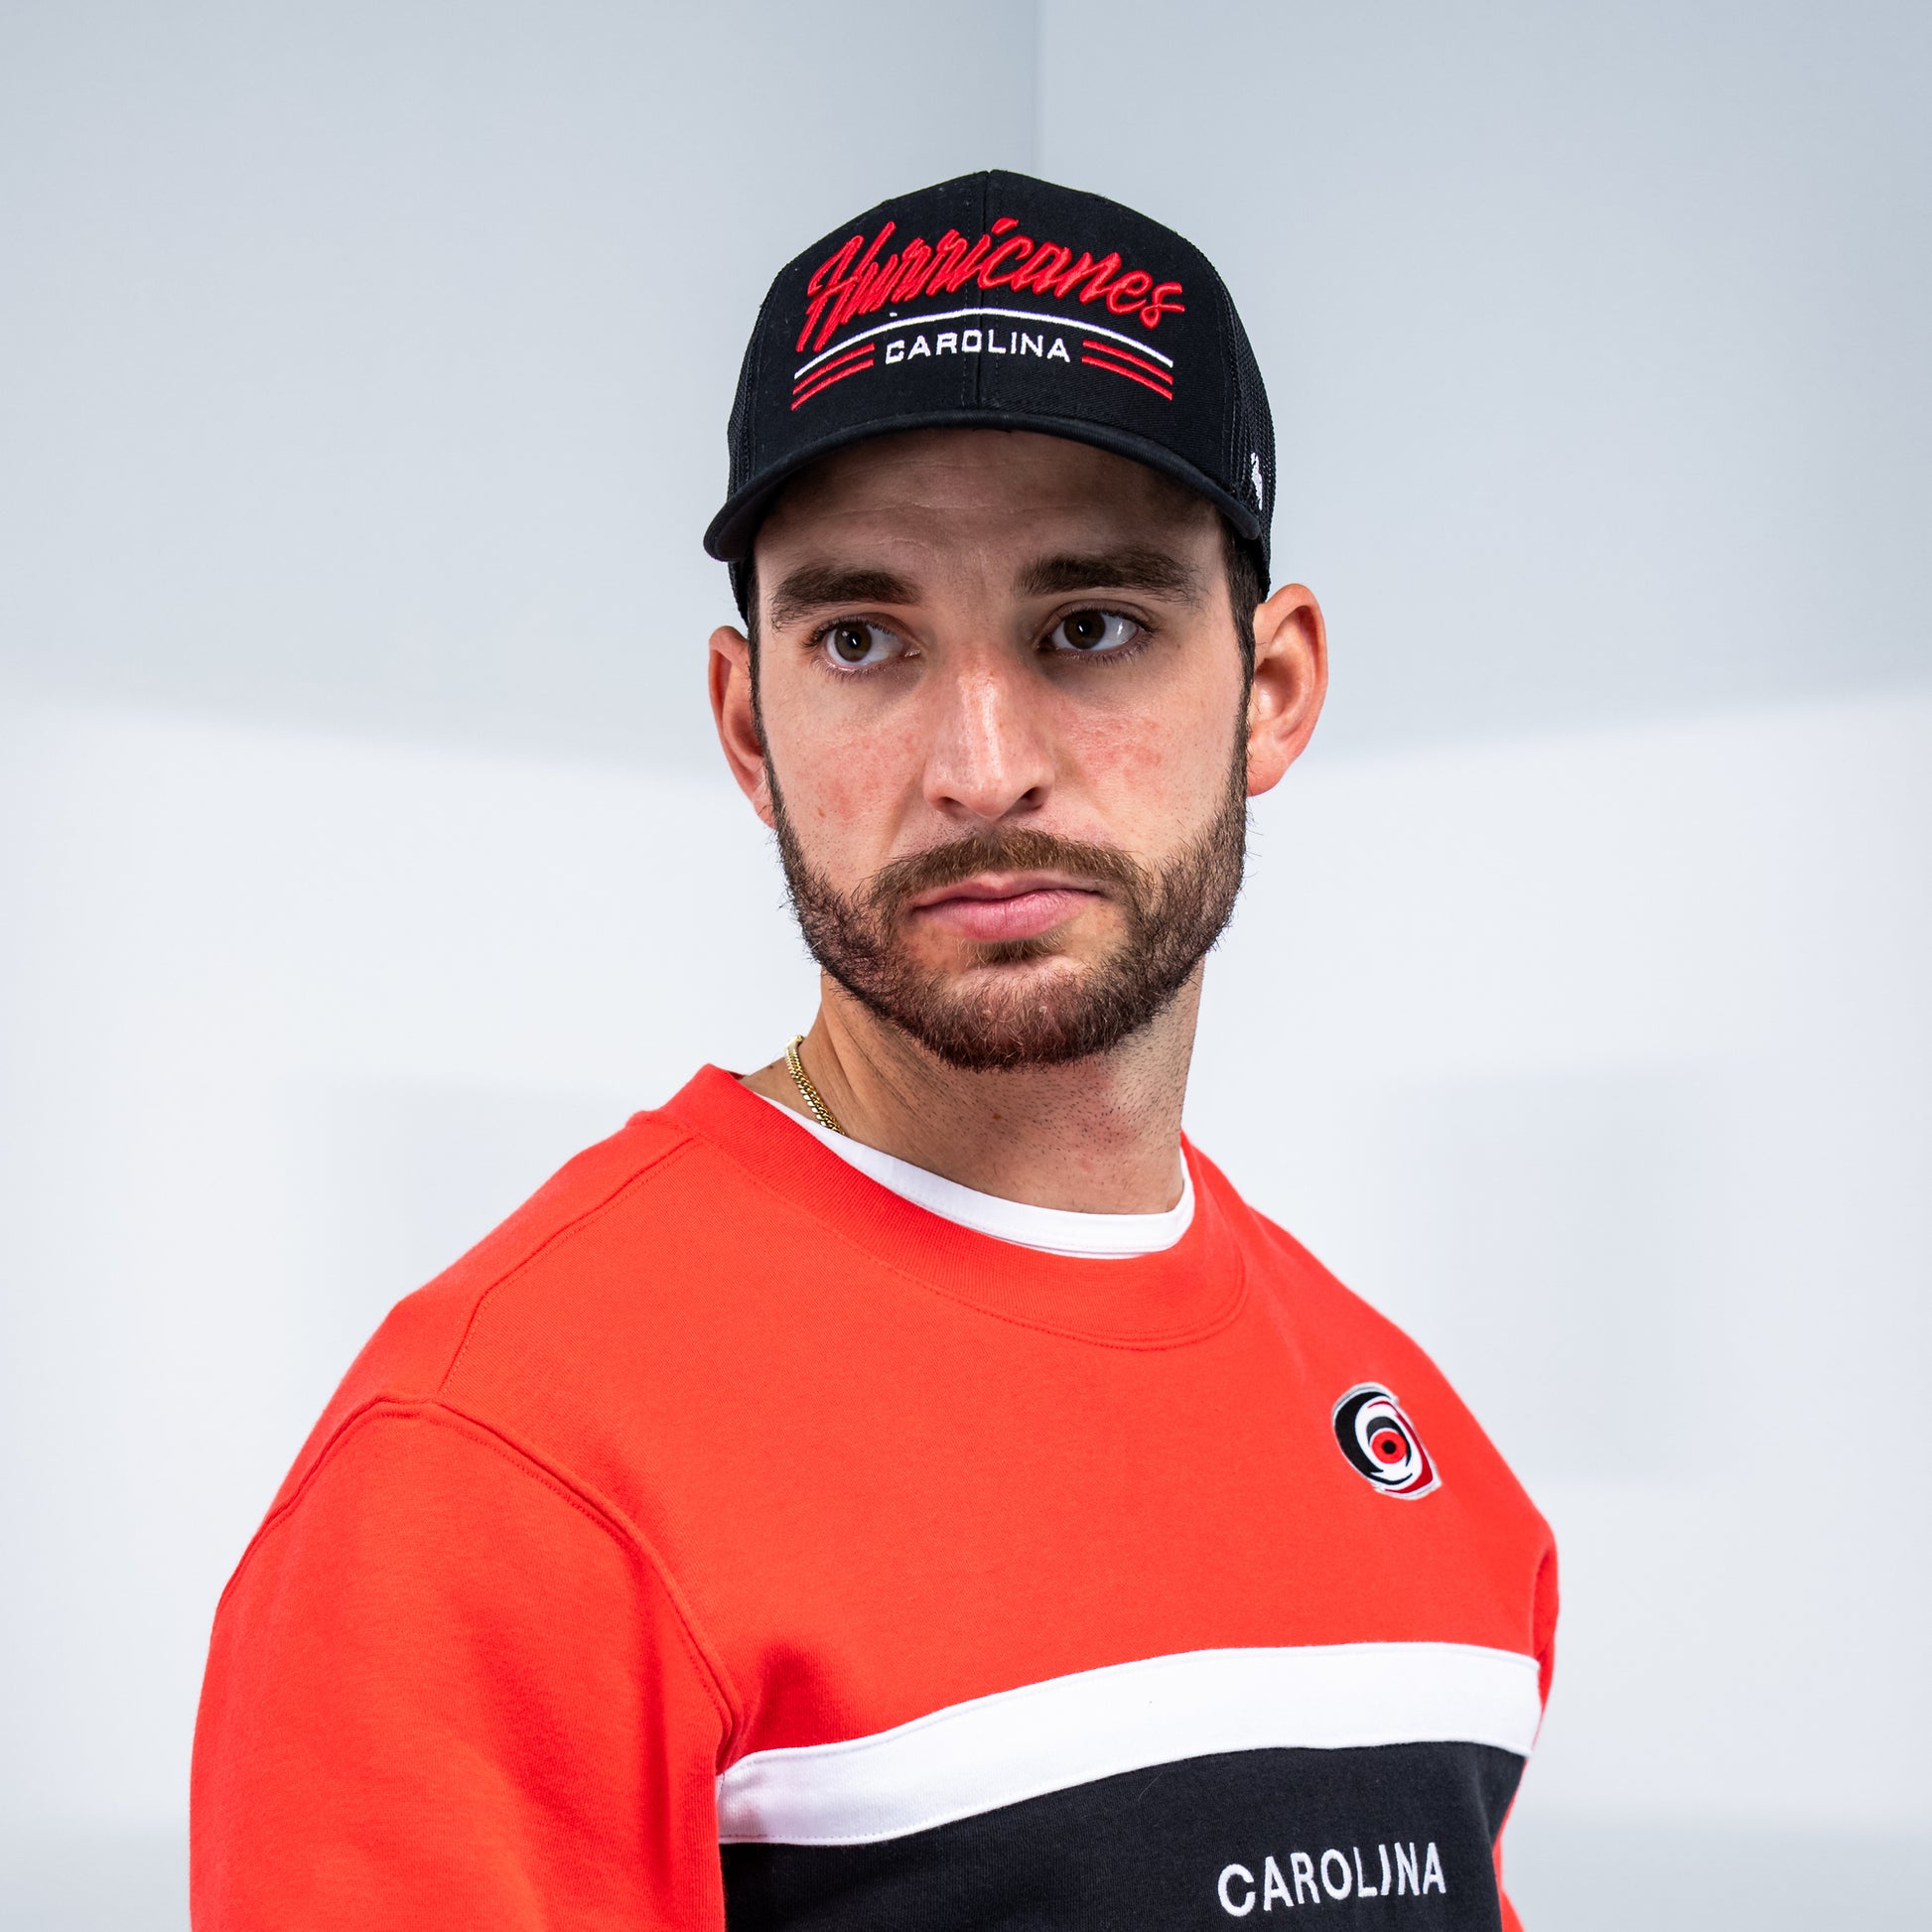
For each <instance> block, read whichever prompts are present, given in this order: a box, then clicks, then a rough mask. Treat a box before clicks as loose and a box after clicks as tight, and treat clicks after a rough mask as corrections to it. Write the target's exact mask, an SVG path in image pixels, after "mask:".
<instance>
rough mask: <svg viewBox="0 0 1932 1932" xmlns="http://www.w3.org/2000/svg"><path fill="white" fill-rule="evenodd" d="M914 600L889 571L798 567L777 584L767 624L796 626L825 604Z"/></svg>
mask: <svg viewBox="0 0 1932 1932" xmlns="http://www.w3.org/2000/svg"><path fill="white" fill-rule="evenodd" d="M916 601H917V600H916V597H915V595H914V592H913V590H912V587H911V585H909V584H908V583H907V582H906V581H905V579H904V578H902V577H895V576H894V575H893V573H892V572H891V571H890V570H868V569H864V568H858V567H853V566H850V565H845V564H800V565H799V567H798V568H797V569H796V570H794V571H792V572H790V573H789V574H788V575H786V576H784V577H781V578H780V579H779V580H778V583H777V587H776V588H775V589H774V590H773V591H772V593H771V621H772V622H773V623H774V624H780V625H782V624H787V623H793V622H796V621H797V620H798V619H800V618H802V617H807V616H809V615H810V614H811V613H812V612H813V611H822V610H823V609H824V608H825V607H826V606H827V605H828V604H911V603H914V602H916Z"/></svg>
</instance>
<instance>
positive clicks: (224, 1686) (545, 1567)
mask: <svg viewBox="0 0 1932 1932" xmlns="http://www.w3.org/2000/svg"><path fill="white" fill-rule="evenodd" d="M728 1731H729V1715H728V1709H727V1706H726V1703H725V1700H724V1697H723V1695H722V1694H721V1691H720V1689H719V1687H718V1684H717V1680H716V1677H715V1675H714V1674H713V1673H712V1671H711V1670H710V1668H709V1667H708V1665H707V1663H706V1660H705V1658H704V1656H703V1654H702V1653H701V1651H700V1649H699V1647H698V1644H697V1642H696V1640H695V1639H694V1637H693V1636H692V1634H691V1631H690V1628H689V1626H688V1624H687V1623H686V1621H685V1619H684V1617H683V1616H682V1615H681V1614H680V1610H679V1607H678V1605H677V1603H676V1602H675V1601H674V1600H673V1598H672V1595H671V1586H670V1585H669V1584H668V1583H667V1582H666V1580H665V1579H664V1578H663V1577H662V1575H661V1574H660V1573H659V1571H658V1570H657V1568H656V1567H655V1566H654V1564H653V1563H652V1562H651V1561H650V1559H649V1557H648V1555H647V1554H646V1553H645V1552H643V1551H642V1550H641V1549H640V1548H639V1546H638V1545H637V1543H636V1542H635V1540H634V1539H633V1538H632V1537H631V1536H630V1535H629V1534H628V1533H627V1532H626V1531H625V1530H624V1529H623V1527H622V1526H621V1524H619V1523H618V1522H617V1521H615V1520H614V1519H613V1518H612V1517H610V1516H609V1515H607V1514H605V1513H603V1512H602V1511H601V1510H599V1509H598V1508H597V1507H596V1506H595V1504H594V1503H592V1502H591V1501H590V1500H588V1499H586V1498H585V1497H584V1496H582V1495H580V1494H579V1493H578V1492H577V1491H575V1490H574V1489H572V1488H571V1487H569V1486H568V1485H567V1484H566V1483H565V1482H563V1481H562V1480H560V1479H559V1478H557V1477H556V1476H554V1475H552V1474H551V1473H550V1472H549V1471H548V1470H546V1469H544V1468H543V1467H542V1466H541V1465H539V1464H538V1463H536V1462H534V1461H532V1460H531V1459H530V1458H528V1457H527V1456H525V1455H523V1454H521V1453H520V1452H519V1451H518V1450H516V1449H513V1448H511V1447H510V1446H509V1445H508V1444H506V1443H504V1442H502V1441H501V1440H499V1439H498V1438H496V1437H494V1436H492V1435H490V1434H489V1433H488V1432H486V1431H484V1430H482V1429H480V1428H477V1427H475V1426H473V1425H471V1424H468V1423H466V1422H465V1421H463V1420H462V1419H460V1418H458V1417H456V1416H454V1415H452V1414H451V1413H450V1412H448V1411H446V1410H440V1409H438V1408H436V1407H434V1406H432V1405H415V1406H408V1405H401V1406H387V1405H385V1406H379V1407H376V1408H373V1409H370V1410H367V1411H365V1412H364V1413H363V1414H362V1415H361V1416H359V1417H358V1418H356V1419H355V1420H354V1421H352V1422H351V1423H350V1424H348V1425H347V1427H346V1428H345V1430H344V1431H343V1432H342V1434H340V1435H339V1436H338V1437H337V1439H336V1441H335V1442H334V1443H333V1444H332V1446H331V1447H330V1449H328V1450H327V1451H326V1452H325V1454H324V1455H323V1457H322V1459H321V1461H320V1463H319V1464H318V1466H317V1467H316V1468H315V1469H313V1470H312V1471H311V1472H310V1474H309V1475H308V1477H307V1478H306V1480H305V1481H304V1482H303V1484H302V1486H301V1487H299V1488H298V1489H297V1490H296V1492H295V1493H294V1495H293V1497H292V1498H291V1499H290V1500H289V1501H288V1502H286V1503H285V1504H284V1505H283V1506H282V1508H281V1509H280V1510H279V1511H278V1512H277V1513H276V1514H274V1515H273V1516H271V1518H270V1519H269V1521H268V1523H267V1524H265V1525H264V1526H263V1529H262V1531H261V1533H260V1535H259V1536H258V1537H257V1538H256V1540H255V1543H254V1544H253V1546H252V1547H251V1548H250V1550H249V1552H248V1554H247V1556H246V1557H245V1558H244V1559H243V1561H242V1566H241V1568H240V1570H239V1571H237V1573H236V1576H235V1579H234V1581H233V1583H232V1584H231V1585H230V1586H229V1588H228V1592H227V1594H226V1595H225V1597H224V1598H223V1600H222V1603H221V1607H220V1609H219V1611H218V1612H217V1614H216V1618H215V1625H214V1636H213V1642H212V1645H211V1647H210V1652H209V1658H208V1667H207V1678H206V1680H205V1682H204V1685H203V1691H202V1706H201V1715H200V1719H199V1722H198V1724H197V1726H196V1735H195V1763H194V1785H193V1831H192V1866H193V1878H192V1887H193V1890H192V1897H193V1917H194V1924H195V1926H196V1928H197V1932H270V1928H273V1929H274V1932H304V1929H305V1928H310V1927H314V1928H318V1932H320V1928H324V1927H327V1928H331V1932H340V1928H342V1927H345V1926H355V1927H357V1928H358V1929H362V1928H366V1929H367V1932H374V1929H375V1928H379V1927H392V1926H393V1927H398V1928H401V1927H408V1928H410V1932H437V1929H438V1928H443V1927H451V1928H455V1927H463V1928H465V1932H471V1929H472V1928H475V1927H478V1926H485V1925H486V1926H490V1927H501V1928H521V1927H538V1926H543V1927H552V1926H562V1925H568V1926H571V1927H584V1928H587V1929H588V1928H601V1927H611V1928H616V1927H619V1926H622V1927H625V1928H634V1927H643V1926H651V1927H656V1926H662V1927H673V1926H675V1927H679V1928H694V1927H695V1928H704V1927H722V1925H723V1923H724V1904H723V1895H722V1882H721V1878H720V1872H719V1858H718V1831H717V1815H716V1802H715V1797H714V1789H715V1787H714V1783H713V1779H714V1775H715V1771H716V1767H717V1763H718V1759H719V1754H720V1751H721V1747H722V1744H723V1741H724V1738H725V1737H726V1735H727V1734H728Z"/></svg>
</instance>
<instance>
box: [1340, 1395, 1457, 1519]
mask: <svg viewBox="0 0 1932 1932" xmlns="http://www.w3.org/2000/svg"><path fill="white" fill-rule="evenodd" d="M1335 1441H1336V1442H1337V1443H1339V1444H1340V1445H1341V1452H1342V1454H1343V1455H1345V1456H1346V1457H1347V1458H1348V1465H1349V1467H1350V1468H1352V1469H1355V1470H1357V1471H1358V1472H1359V1473H1360V1474H1362V1475H1365V1476H1366V1477H1367V1478H1368V1479H1369V1481H1370V1482H1372V1483H1374V1485H1375V1486H1376V1488H1378V1489H1379V1490H1381V1492H1382V1493H1383V1495H1385V1496H1406V1497H1408V1498H1410V1499H1411V1500H1413V1499H1414V1498H1415V1497H1417V1496H1426V1495H1428V1494H1429V1492H1430V1491H1431V1490H1432V1489H1434V1488H1435V1487H1436V1486H1437V1484H1438V1483H1440V1482H1441V1481H1442V1477H1441V1476H1439V1475H1438V1474H1437V1473H1436V1464H1435V1463H1434V1462H1432V1461H1431V1460H1430V1459H1429V1451H1428V1450H1427V1449H1424V1448H1423V1446H1422V1438H1421V1437H1420V1436H1418V1435H1417V1434H1416V1425H1415V1424H1414V1423H1412V1422H1411V1421H1410V1420H1409V1418H1408V1417H1407V1416H1405V1415H1404V1414H1403V1413H1402V1405H1401V1403H1399V1402H1398V1401H1397V1400H1396V1399H1395V1397H1394V1396H1392V1395H1391V1394H1390V1393H1389V1392H1388V1390H1387V1389H1385V1388H1383V1387H1382V1386H1381V1384H1380V1383H1379V1382H1362V1383H1359V1384H1357V1386H1356V1387H1354V1388H1352V1389H1350V1390H1349V1391H1348V1393H1347V1394H1346V1395H1345V1396H1343V1397H1342V1399H1341V1400H1340V1401H1339V1402H1337V1403H1336V1404H1335Z"/></svg>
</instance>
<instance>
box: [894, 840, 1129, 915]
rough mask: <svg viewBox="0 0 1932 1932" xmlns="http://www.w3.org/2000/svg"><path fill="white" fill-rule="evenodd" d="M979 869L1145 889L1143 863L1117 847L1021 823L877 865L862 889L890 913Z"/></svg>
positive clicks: (957, 881) (1124, 888) (965, 877)
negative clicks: (1064, 836)
mask: <svg viewBox="0 0 1932 1932" xmlns="http://www.w3.org/2000/svg"><path fill="white" fill-rule="evenodd" d="M982 872H1058V873H1065V874H1068V875H1069V876H1071V877H1074V878H1079V879H1091V880H1094V881H1095V882H1096V883H1098V884H1100V885H1103V886H1114V887H1118V888H1119V889H1120V890H1121V891H1122V892H1123V893H1125V894H1126V895H1127V896H1128V897H1129V899H1130V900H1131V901H1135V902H1138V900H1139V899H1140V898H1141V897H1143V896H1144V895H1145V894H1146V892H1147V888H1148V873H1147V869H1146V867H1144V866H1143V865H1141V863H1140V862H1139V861H1138V860H1136V859H1132V858H1130V857H1129V856H1128V855H1127V854H1126V853H1125V852H1123V851H1121V850H1120V848H1119V847H1118V846H1111V845H1089V844H1087V843H1086V841H1085V840H1083V839H1062V838H1057V837H1055V836H1054V835H1053V834H1052V833H1051V832H1036V831H1033V830H1031V829H1028V828H1025V827H1015V828H1009V829H1008V830H1005V831H992V832H975V833H972V834H969V835H968V836H967V837H965V838H962V839H952V840H949V841H948V842H947V843H946V844H944V845H935V846H930V847H928V848H927V849H926V850H925V851H924V852H912V853H908V854H907V855H906V856H905V857H904V858H903V859H894V860H892V861H891V862H890V863H889V864H887V865H884V866H881V867H880V869H879V870H878V872H877V873H875V874H874V875H873V879H872V883H871V884H870V885H869V886H868V887H867V888H866V897H867V899H869V900H870V901H871V903H872V905H873V907H874V909H875V910H876V911H878V912H881V913H884V914H888V915H890V914H891V913H893V912H896V911H897V909H898V908H899V907H900V906H902V905H903V904H904V903H905V901H906V900H907V899H909V898H912V897H916V896H917V895H918V894H920V893H930V892H935V891H937V890H938V889H939V888H940V887H943V886H957V885H959V884H960V883H961V881H963V880H967V879H971V878H973V877H975V876H976V875H977V874H979V873H982Z"/></svg>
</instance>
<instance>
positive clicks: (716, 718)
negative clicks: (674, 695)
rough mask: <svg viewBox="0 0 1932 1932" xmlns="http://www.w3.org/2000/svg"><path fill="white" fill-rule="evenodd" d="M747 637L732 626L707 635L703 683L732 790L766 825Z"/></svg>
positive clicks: (767, 805) (766, 791)
mask: <svg viewBox="0 0 1932 1932" xmlns="http://www.w3.org/2000/svg"><path fill="white" fill-rule="evenodd" d="M755 678H756V672H755V670H754V667H753V655H752V643H751V639H750V638H749V637H747V636H746V635H745V633H744V632H743V631H742V630H740V629H738V628H737V627H736V626H735V625H733V624H729V623H721V624H720V625H719V626H718V628H717V629H716V630H714V631H713V632H712V633H711V654H710V658H709V662H708V683H709V685H710V690H711V716H712V720H713V722H714V723H715V724H716V725H717V728H718V744H719V747H720V749H721V750H722V751H723V752H724V754H725V762H726V763H727V764H728V765H729V766H730V767H731V774H732V776H733V777H734V778H736V779H737V780H738V788H739V790H740V791H742V792H743V793H744V794H745V796H746V797H747V798H749V799H750V800H751V801H752V809H753V810H754V811H755V812H757V813H758V815H759V818H760V819H762V820H763V821H764V823H765V824H766V825H769V824H770V823H771V822H772V815H771V786H770V784H769V782H768V781H767V779H766V775H765V765H764V734H763V731H762V729H761V725H760V720H759V706H758V689H757V685H756V682H755Z"/></svg>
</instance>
